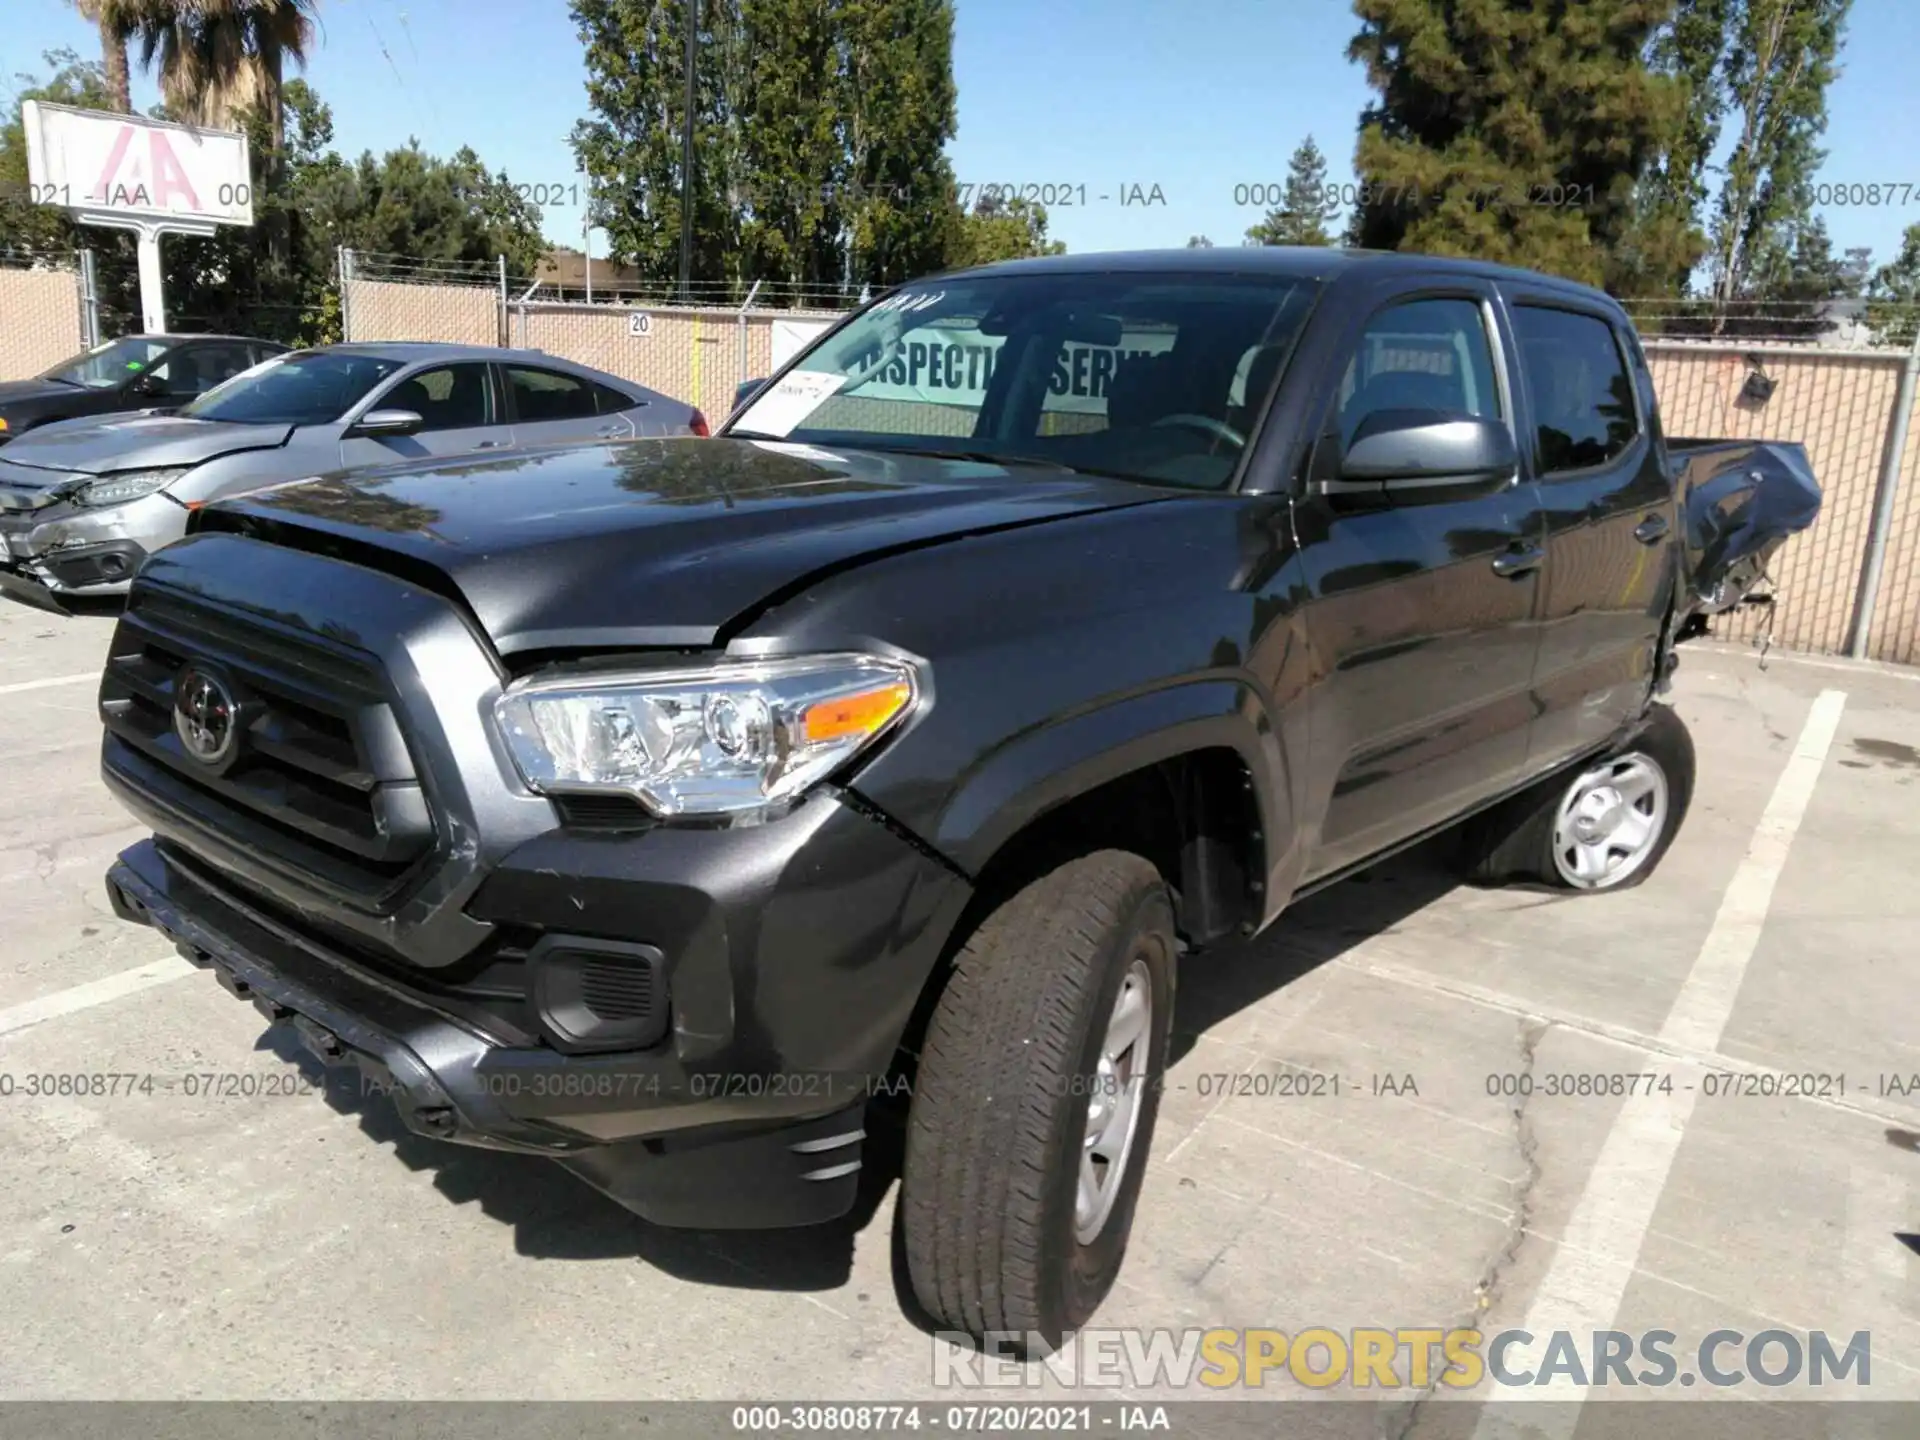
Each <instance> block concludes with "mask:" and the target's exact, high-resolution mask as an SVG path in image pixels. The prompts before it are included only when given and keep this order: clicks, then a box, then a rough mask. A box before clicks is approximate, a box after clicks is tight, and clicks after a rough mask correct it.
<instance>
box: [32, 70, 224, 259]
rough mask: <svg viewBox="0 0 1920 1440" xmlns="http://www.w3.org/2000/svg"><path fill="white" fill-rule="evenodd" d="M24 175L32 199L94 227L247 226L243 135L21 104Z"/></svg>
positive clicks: (36, 102) (205, 227)
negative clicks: (53, 206) (27, 180)
mask: <svg viewBox="0 0 1920 1440" xmlns="http://www.w3.org/2000/svg"><path fill="white" fill-rule="evenodd" d="M21 120H22V122H23V123H24V125H25V128H26V132H27V176H28V179H29V181H30V182H31V184H32V187H33V194H34V196H35V198H36V199H38V200H40V201H41V202H42V203H44V204H49V205H58V206H60V207H61V208H63V209H66V210H71V211H75V212H78V216H77V218H80V219H83V220H88V221H92V222H93V223H96V224H98V223H116V222H117V223H125V224H129V225H136V226H137V225H143V224H144V225H152V226H156V227H158V228H160V229H169V228H173V227H175V226H178V227H179V228H181V229H192V230H200V231H205V230H207V229H208V228H209V227H210V226H212V225H251V224H253V186H252V179H253V171H252V169H251V167H250V166H249V164H248V156H247V137H246V136H245V135H242V134H240V133H239V132H237V131H233V130H200V129H195V128H193V127H191V126H187V125H172V124H167V123H165V122H163V121H159V120H148V119H145V118H144V117H141V116H138V115H116V114H113V113H111V112H108V111H103V110H75V109H72V108H70V107H68V106H65V105H47V104H43V103H42V102H40V101H38V100H29V101H27V102H26V103H25V104H24V105H23V106H22V107H21Z"/></svg>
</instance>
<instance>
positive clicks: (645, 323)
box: [627, 310, 653, 340]
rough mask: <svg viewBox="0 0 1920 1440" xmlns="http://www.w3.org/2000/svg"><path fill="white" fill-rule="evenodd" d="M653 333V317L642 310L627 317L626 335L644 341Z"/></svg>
mask: <svg viewBox="0 0 1920 1440" xmlns="http://www.w3.org/2000/svg"><path fill="white" fill-rule="evenodd" d="M652 333H653V316H651V315H649V314H648V313H647V312H646V311H644V310H635V311H634V312H633V313H632V314H631V315H629V316H627V334H629V335H632V336H636V337H638V338H639V339H642V340H644V339H646V338H647V336H649V335H651V334H652Z"/></svg>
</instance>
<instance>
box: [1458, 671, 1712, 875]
mask: <svg viewBox="0 0 1920 1440" xmlns="http://www.w3.org/2000/svg"><path fill="white" fill-rule="evenodd" d="M1693 774H1694V753H1693V737H1692V736H1691V735H1689V734H1688V733H1687V727H1686V724H1685V722H1683V721H1682V720H1681V719H1680V717H1679V715H1677V714H1676V713H1675V712H1674V711H1673V709H1672V708H1671V707H1669V706H1666V705H1656V706H1655V707H1654V710H1653V714H1652V716H1651V717H1650V718H1649V720H1648V722H1647V725H1646V727H1645V728H1644V729H1643V730H1642V731H1641V732H1640V733H1639V734H1638V735H1637V736H1635V737H1634V739H1633V740H1631V741H1630V742H1629V743H1628V744H1627V746H1626V747H1625V748H1623V749H1622V750H1620V751H1618V752H1617V753H1615V754H1613V755H1610V756H1608V757H1607V758H1606V759H1604V760H1601V761H1599V762H1597V763H1595V764H1592V765H1588V766H1584V767H1582V768H1581V769H1580V770H1578V771H1576V772H1572V773H1569V774H1566V775H1561V776H1558V777H1556V778H1554V779H1553V780H1551V781H1549V782H1547V783H1546V784H1544V785H1541V786H1537V787H1535V788H1534V789H1533V790H1530V791H1528V792H1527V793H1526V794H1525V795H1523V796H1520V797H1518V798H1517V799H1515V800H1513V801H1510V802H1508V803H1507V804H1506V805H1502V806H1497V807H1495V809H1494V810H1492V811H1490V812H1488V814H1487V815H1485V816H1482V817H1478V818H1477V819H1476V820H1474V821H1471V822H1469V827H1468V829H1469V836H1470V843H1471V844H1472V845H1473V852H1474V854H1475V855H1476V856H1478V857H1479V858H1478V860H1477V863H1476V864H1475V865H1474V867H1473V876H1474V878H1475V879H1477V880H1481V881H1488V882H1499V881H1506V880H1535V881H1539V882H1543V883H1545V884H1547V885H1551V886H1553V887H1555V888H1556V889H1562V890H1572V891H1576V892H1581V893H1593V892H1597V891H1601V890H1625V889H1628V888H1630V887H1632V886H1634V885H1638V884H1639V883H1640V882H1641V881H1643V880H1645V879H1646V878H1647V876H1649V875H1651V874H1652V873H1653V871H1654V869H1655V867H1657V866H1658V865H1659V863H1660V861H1661V860H1662V859H1663V858H1664V857H1665V856H1666V853H1667V847H1668V846H1670V845H1672V843H1673V839H1674V836H1676V835H1677V834H1679V832H1680V825H1681V823H1682V822H1683V821H1684V820H1685V819H1686V814H1687V807H1688V804H1689V803H1690V802H1691V800H1692V799H1693Z"/></svg>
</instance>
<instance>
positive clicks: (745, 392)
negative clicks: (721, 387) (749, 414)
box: [733, 375, 767, 410]
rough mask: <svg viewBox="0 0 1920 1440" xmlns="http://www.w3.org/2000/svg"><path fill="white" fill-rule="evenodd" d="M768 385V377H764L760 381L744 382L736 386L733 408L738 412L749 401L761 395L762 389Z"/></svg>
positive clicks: (734, 388)
mask: <svg viewBox="0 0 1920 1440" xmlns="http://www.w3.org/2000/svg"><path fill="white" fill-rule="evenodd" d="M766 383H767V377H766V376H764V375H762V376H761V377H760V378H759V379H758V380H742V381H741V382H740V383H739V384H738V385H736V386H734V387H733V408H734V409H736V410H738V409H739V408H740V407H741V406H742V405H744V404H746V403H747V401H749V400H751V399H752V398H753V397H754V396H755V395H756V394H758V393H759V390H760V387H761V386H762V385H764V384H766Z"/></svg>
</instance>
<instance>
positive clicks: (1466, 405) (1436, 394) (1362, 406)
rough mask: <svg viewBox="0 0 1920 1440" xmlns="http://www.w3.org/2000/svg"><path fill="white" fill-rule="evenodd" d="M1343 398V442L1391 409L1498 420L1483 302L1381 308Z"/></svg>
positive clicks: (1345, 379)
mask: <svg viewBox="0 0 1920 1440" xmlns="http://www.w3.org/2000/svg"><path fill="white" fill-rule="evenodd" d="M1335 403H1336V405H1337V407H1338V409H1337V420H1338V426H1339V431H1340V443H1341V445H1342V446H1343V447H1345V446H1348V445H1351V444H1352V443H1353V441H1354V439H1355V437H1356V436H1357V435H1359V434H1360V431H1361V427H1362V426H1363V425H1365V424H1366V422H1367V420H1368V419H1369V418H1370V417H1372V416H1375V415H1378V414H1380V413H1381V412H1382V411H1387V410H1429V411H1436V412H1438V413H1441V414H1446V415H1473V416H1477V417H1479V418H1481V419H1488V420H1494V419H1498V418H1499V417H1500V390H1499V386H1498V385H1497V384H1496V383H1495V381H1494V373H1493V347H1492V346H1491V345H1490V344H1489V343H1488V340H1487V325H1486V317H1485V315H1484V312H1483V311H1482V310H1481V307H1480V304H1479V302H1478V301H1475V300H1467V299H1459V300H1409V301H1406V302H1405V303H1403V304H1399V305H1389V306H1388V307H1387V308H1386V309H1384V310H1382V311H1380V312H1379V313H1378V314H1376V315H1375V316H1374V317H1373V318H1372V319H1371V320H1369V321H1368V322H1367V328H1366V330H1365V332H1364V333H1362V335H1361V336H1360V344H1359V347H1358V348H1357V349H1356V350H1355V351H1354V356H1353V359H1352V360H1350V361H1349V362H1348V363H1347V369H1346V374H1345V375H1344V376H1342V377H1341V380H1340V391H1339V396H1338V399H1337V401H1336V402H1335Z"/></svg>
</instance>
